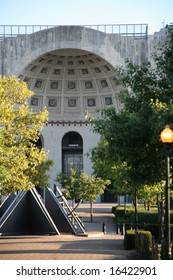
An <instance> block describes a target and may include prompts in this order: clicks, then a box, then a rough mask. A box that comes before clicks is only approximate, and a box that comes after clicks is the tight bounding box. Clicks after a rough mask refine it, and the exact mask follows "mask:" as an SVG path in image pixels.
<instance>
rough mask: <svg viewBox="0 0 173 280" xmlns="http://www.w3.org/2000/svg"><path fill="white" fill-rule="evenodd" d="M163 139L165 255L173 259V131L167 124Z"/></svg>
mask: <svg viewBox="0 0 173 280" xmlns="http://www.w3.org/2000/svg"><path fill="white" fill-rule="evenodd" d="M160 139H161V141H162V142H163V143H164V144H165V157H166V187H165V234H164V238H165V243H166V244H165V245H166V246H165V257H166V259H167V260H169V259H171V256H172V252H171V230H170V155H169V150H170V149H169V148H170V143H172V142H173V131H172V130H171V129H170V127H169V125H166V126H165V128H164V130H163V131H162V132H161V134H160Z"/></svg>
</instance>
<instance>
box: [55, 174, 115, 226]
mask: <svg viewBox="0 0 173 280" xmlns="http://www.w3.org/2000/svg"><path fill="white" fill-rule="evenodd" d="M56 181H58V182H59V183H60V184H61V186H62V187H63V188H64V195H65V196H66V198H67V199H73V200H74V199H76V200H80V201H81V200H84V201H86V202H89V203H90V216H91V222H92V221H93V202H94V201H95V200H96V198H97V196H98V195H99V194H102V193H103V192H104V189H105V188H106V185H109V184H110V181H109V180H103V179H101V178H99V177H97V176H95V175H94V174H93V175H92V176H91V177H89V176H88V175H87V174H86V173H85V172H80V171H78V170H77V169H75V168H71V170H70V174H64V173H58V175H57V177H56ZM78 205H79V204H78ZM75 209H76V207H75Z"/></svg>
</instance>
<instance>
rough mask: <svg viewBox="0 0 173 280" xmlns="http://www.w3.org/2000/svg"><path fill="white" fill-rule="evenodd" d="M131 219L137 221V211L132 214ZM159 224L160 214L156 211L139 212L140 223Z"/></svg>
mask: <svg viewBox="0 0 173 280" xmlns="http://www.w3.org/2000/svg"><path fill="white" fill-rule="evenodd" d="M130 219H131V221H132V222H133V223H134V221H135V213H131V214H130ZM143 223H146V224H158V223H159V215H158V213H155V212H145V211H142V212H139V213H138V224H143Z"/></svg>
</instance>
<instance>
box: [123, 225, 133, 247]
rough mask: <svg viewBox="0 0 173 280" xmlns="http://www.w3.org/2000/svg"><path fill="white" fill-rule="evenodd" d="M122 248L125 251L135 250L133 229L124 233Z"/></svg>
mask: <svg viewBox="0 0 173 280" xmlns="http://www.w3.org/2000/svg"><path fill="white" fill-rule="evenodd" d="M124 248H125V250H135V231H134V230H133V229H130V230H126V232H125V236H124Z"/></svg>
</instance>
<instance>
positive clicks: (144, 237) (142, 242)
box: [136, 230, 152, 260]
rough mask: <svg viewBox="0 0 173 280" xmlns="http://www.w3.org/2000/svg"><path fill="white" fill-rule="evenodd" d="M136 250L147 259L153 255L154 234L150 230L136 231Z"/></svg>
mask: <svg viewBox="0 0 173 280" xmlns="http://www.w3.org/2000/svg"><path fill="white" fill-rule="evenodd" d="M136 250H137V252H138V253H139V254H142V255H143V256H144V258H145V259H146V260H150V259H151V257H152V234H151V232H150V231H145V230H138V231H137V233H136Z"/></svg>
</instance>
